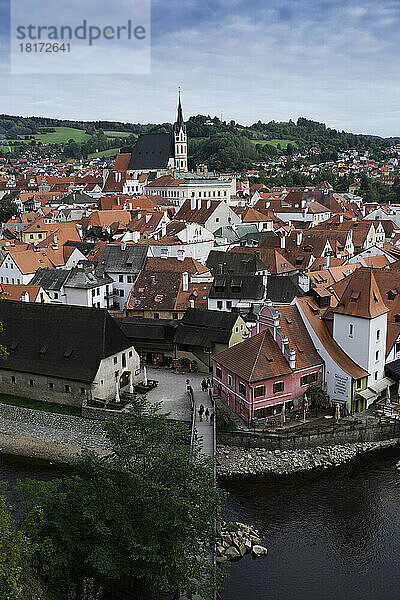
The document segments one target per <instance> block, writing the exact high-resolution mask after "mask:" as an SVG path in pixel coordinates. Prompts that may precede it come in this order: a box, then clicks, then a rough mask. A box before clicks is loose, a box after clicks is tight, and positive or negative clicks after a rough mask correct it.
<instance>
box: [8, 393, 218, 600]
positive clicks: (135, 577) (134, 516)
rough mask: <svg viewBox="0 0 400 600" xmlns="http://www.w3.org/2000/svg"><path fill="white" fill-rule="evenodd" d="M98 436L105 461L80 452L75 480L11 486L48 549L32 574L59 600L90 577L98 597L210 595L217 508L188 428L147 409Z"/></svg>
mask: <svg viewBox="0 0 400 600" xmlns="http://www.w3.org/2000/svg"><path fill="white" fill-rule="evenodd" d="M105 429H106V432H107V436H108V439H109V441H110V444H111V446H112V453H111V454H110V455H108V456H106V457H101V456H99V455H98V454H96V453H95V452H89V451H86V452H85V453H84V454H82V456H80V457H79V458H78V459H77V460H76V462H75V472H74V474H73V475H71V476H67V477H65V478H64V479H62V480H58V481H55V482H50V483H49V482H40V483H38V482H33V481H30V482H25V483H22V484H19V486H18V488H19V490H20V491H22V492H23V493H25V495H26V496H27V497H30V498H31V499H33V500H34V502H35V503H36V504H38V505H40V506H41V507H42V509H43V514H44V528H43V532H42V535H43V536H45V537H48V538H50V540H51V543H52V547H53V549H54V553H53V556H52V560H51V561H50V565H49V564H48V562H47V565H46V567H47V569H48V570H47V572H44V571H43V565H42V568H39V569H38V572H39V574H40V575H41V576H42V577H44V578H45V579H46V581H47V582H48V583H49V584H50V585H51V587H52V588H53V589H56V590H59V591H60V590H61V591H62V592H63V594H64V596H63V597H65V596H67V595H68V593H71V592H73V593H80V592H79V590H80V589H81V587H80V585H81V582H82V581H83V580H85V578H87V577H89V578H91V579H93V582H94V586H95V589H96V590H98V589H99V588H100V587H101V588H103V589H104V590H105V591H104V593H103V596H102V597H103V598H108V597H110V596H108V595H107V593H110V589H111V588H113V586H123V588H124V589H126V590H129V593H130V594H131V597H132V598H138V599H139V598H141V599H142V598H143V599H144V598H146V600H147V599H153V598H157V599H159V598H160V597H161V596H162V594H163V593H168V594H171V593H175V592H176V591H177V590H183V591H185V593H186V595H188V596H190V595H191V594H193V593H201V595H202V596H203V597H204V598H208V597H212V596H213V591H214V589H215V581H216V579H218V577H217V576H218V573H219V572H218V571H216V570H215V568H214V567H213V566H212V564H211V560H210V556H212V555H213V552H214V548H215V532H214V520H215V517H216V515H217V512H218V507H219V505H220V500H221V492H220V491H219V490H218V489H217V488H216V487H215V484H214V480H213V461H211V460H210V459H208V458H206V457H205V456H203V455H202V454H201V453H200V452H199V450H198V449H197V448H195V449H194V450H193V452H191V451H190V447H189V446H188V433H189V432H188V428H187V427H186V426H185V425H182V424H171V423H170V422H168V421H167V419H166V417H165V416H164V415H162V414H160V411H159V407H153V406H151V405H150V404H148V403H147V402H146V401H145V402H143V401H142V400H137V401H135V402H134V403H133V407H132V412H131V414H130V415H129V416H128V417H127V418H126V419H124V420H123V421H122V420H121V421H109V422H107V423H106V424H105Z"/></svg>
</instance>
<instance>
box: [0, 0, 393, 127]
mask: <svg viewBox="0 0 400 600" xmlns="http://www.w3.org/2000/svg"><path fill="white" fill-rule="evenodd" d="M13 1H15V0H13ZM4 4H5V2H4V0H0V16H1V10H2V7H4ZM110 6H112V4H110ZM0 20H1V19H0ZM399 21H400V5H399V4H398V3H397V2H393V1H391V0H383V1H382V2H381V3H380V4H379V5H378V4H377V3H375V2H372V1H370V0H360V1H359V2H358V3H357V4H353V5H352V6H349V3H348V1H347V0H336V1H329V0H325V1H321V2H318V3H316V2H315V0H297V1H293V0H290V2H289V1H288V2H285V1H282V0H269V1H265V0H252V2H248V0H246V1H244V0H229V1H228V0H185V1H184V2H182V0H169V2H168V3H167V2H165V0H153V5H152V36H153V38H152V71H151V74H150V75H125V76H124V75H122V76H116V75H104V76H102V75H98V76H90V75H85V76H78V75H73V76H72V75H69V76H64V77H63V76H53V75H48V76H40V77H36V76H29V75H28V76H27V75H25V76H23V77H20V76H10V75H6V74H5V73H2V80H3V85H4V88H5V89H6V90H7V93H6V94H4V93H3V94H2V101H1V107H0V112H11V113H15V112H18V113H20V114H33V113H34V112H35V111H39V112H40V114H43V115H46V114H49V115H50V116H58V117H65V118H82V119H97V118H101V119H114V120H123V121H134V122H138V121H141V122H155V121H160V122H162V121H165V120H169V121H170V120H171V119H172V118H173V117H174V111H175V104H176V92H177V88H178V86H179V85H181V86H182V88H183V93H184V107H185V111H186V114H197V113H202V114H220V112H221V111H222V112H223V113H224V116H225V118H227V119H230V118H233V119H235V120H237V121H241V122H244V123H251V122H254V121H257V120H258V119H262V120H272V119H275V120H287V119H288V118H293V119H296V118H297V117H298V116H300V115H301V116H307V117H309V118H315V119H319V120H323V121H325V122H327V123H328V125H330V126H334V127H337V128H339V129H347V130H353V131H364V132H368V133H376V134H380V135H399V134H400V114H399V112H398V109H397V107H398V106H399V91H400V89H399V84H398V83H397V82H398V81H399V75H400V72H399V71H400V61H399V33H398V32H399ZM2 40H3V41H4V34H3V36H2V34H1V30H0V69H2V68H3V69H4V68H5V67H4V65H6V61H5V60H3V58H4V55H5V47H6V46H5V45H4V44H3V43H2ZM124 60H126V55H124V52H123V51H122V49H121V52H120V53H119V54H118V55H117V56H116V57H115V62H116V63H118V66H120V65H123V64H124ZM2 65H3V67H2ZM55 97H58V98H62V100H61V101H60V100H57V101H56V102H55V101H54V98H55ZM38 102H39V104H38Z"/></svg>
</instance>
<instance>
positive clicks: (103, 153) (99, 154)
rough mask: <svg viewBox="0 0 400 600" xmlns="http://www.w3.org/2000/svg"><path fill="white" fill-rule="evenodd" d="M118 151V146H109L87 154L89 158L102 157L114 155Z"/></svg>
mask: <svg viewBox="0 0 400 600" xmlns="http://www.w3.org/2000/svg"><path fill="white" fill-rule="evenodd" d="M118 153H119V148H109V149H108V150H102V151H101V152H93V154H89V158H104V157H105V156H116V155H117V154H118Z"/></svg>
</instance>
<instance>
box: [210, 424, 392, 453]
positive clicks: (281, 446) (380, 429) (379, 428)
mask: <svg viewBox="0 0 400 600" xmlns="http://www.w3.org/2000/svg"><path fill="white" fill-rule="evenodd" d="M395 438H400V421H391V422H388V421H383V420H382V421H379V422H376V423H371V424H368V425H353V424H350V425H343V426H337V425H329V426H325V425H324V426H319V427H314V428H312V429H309V430H308V431H307V430H303V431H299V432H296V433H294V432H290V431H288V432H282V433H267V432H254V431H230V432H223V433H218V435H217V441H218V444H221V445H224V446H237V447H239V448H264V449H266V450H303V449H306V448H316V447H319V446H337V445H340V444H357V443H362V442H380V441H384V440H391V439H395Z"/></svg>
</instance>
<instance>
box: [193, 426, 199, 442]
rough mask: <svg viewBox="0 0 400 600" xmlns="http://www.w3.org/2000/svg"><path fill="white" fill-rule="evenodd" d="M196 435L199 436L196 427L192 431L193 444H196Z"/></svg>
mask: <svg viewBox="0 0 400 600" xmlns="http://www.w3.org/2000/svg"><path fill="white" fill-rule="evenodd" d="M198 435H199V430H198V429H197V427H195V428H194V429H193V436H194V439H195V442H197V436H198Z"/></svg>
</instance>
